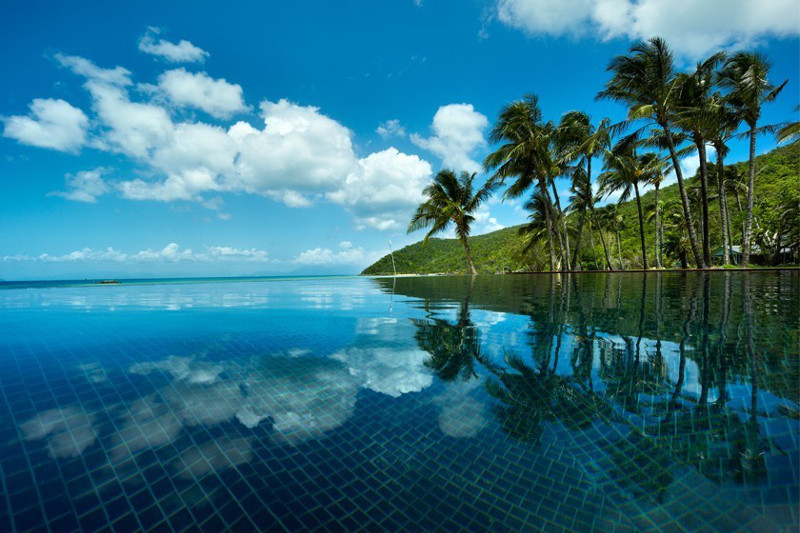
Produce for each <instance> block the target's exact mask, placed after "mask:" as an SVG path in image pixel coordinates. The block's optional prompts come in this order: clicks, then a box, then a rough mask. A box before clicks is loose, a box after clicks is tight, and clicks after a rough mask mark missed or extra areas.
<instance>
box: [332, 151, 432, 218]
mask: <svg viewBox="0 0 800 533" xmlns="http://www.w3.org/2000/svg"><path fill="white" fill-rule="evenodd" d="M431 173H432V170H431V166H430V164H429V163H428V162H427V161H424V160H422V159H420V158H419V157H417V156H415V155H408V154H404V153H402V152H399V151H398V150H397V149H395V148H388V149H386V150H383V151H382V152H376V153H373V154H370V155H369V156H367V157H365V158H363V159H361V160H359V161H358V165H357V166H356V167H355V168H354V170H353V172H351V173H350V174H348V175H347V178H346V179H345V182H344V184H342V186H341V188H340V189H339V190H337V191H335V192H332V193H330V194H329V195H328V197H329V198H330V199H331V200H333V201H334V202H336V203H338V204H341V205H343V206H344V207H345V208H346V209H347V210H348V211H350V212H351V213H352V214H353V215H354V216H355V218H356V223H357V224H358V225H359V227H372V228H376V229H379V230H396V229H404V228H405V226H406V225H407V224H408V221H409V220H410V218H411V214H412V213H413V211H414V209H415V208H416V206H417V205H419V203H420V202H422V201H423V196H422V189H424V188H425V185H427V183H428V180H429V179H430V177H431Z"/></svg>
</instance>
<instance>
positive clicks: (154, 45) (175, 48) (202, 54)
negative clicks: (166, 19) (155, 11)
mask: <svg viewBox="0 0 800 533" xmlns="http://www.w3.org/2000/svg"><path fill="white" fill-rule="evenodd" d="M158 33H159V31H158V29H157V28H149V29H148V31H147V33H145V34H144V35H142V37H141V38H140V39H139V50H141V51H142V52H144V53H145V54H151V55H154V56H159V57H163V58H164V59H166V60H167V61H171V62H173V63H200V62H203V61H205V59H206V57H208V55H209V54H208V52H206V51H205V50H203V49H202V48H199V47H197V46H195V45H193V44H192V43H190V42H189V41H186V40H184V39H181V40H180V41H178V43H177V44H175V43H171V42H169V41H167V40H165V39H158V40H156V35H158Z"/></svg>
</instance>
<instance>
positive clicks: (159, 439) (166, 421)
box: [111, 395, 183, 462]
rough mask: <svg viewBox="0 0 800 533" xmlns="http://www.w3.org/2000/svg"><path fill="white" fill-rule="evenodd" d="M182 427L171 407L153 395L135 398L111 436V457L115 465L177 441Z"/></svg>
mask: <svg viewBox="0 0 800 533" xmlns="http://www.w3.org/2000/svg"><path fill="white" fill-rule="evenodd" d="M181 428H183V423H182V422H181V420H180V419H179V418H178V416H177V415H176V414H175V412H174V411H173V409H172V406H170V405H169V404H166V403H164V402H161V401H158V399H157V398H156V396H155V395H151V396H146V397H144V398H139V399H138V400H136V401H135V402H133V403H132V404H131V405H130V407H128V413H127V414H126V415H125V416H124V417H123V425H122V427H121V428H120V430H119V432H118V433H117V434H116V435H114V438H113V439H112V442H113V444H114V446H115V447H114V448H113V449H112V450H111V457H112V459H114V460H115V461H117V462H119V461H122V460H123V459H126V458H128V457H130V456H132V455H133V454H134V453H135V452H137V451H139V450H142V449H144V448H148V447H150V448H157V447H159V446H163V445H164V444H168V443H170V442H172V441H174V440H175V439H176V438H178V434H179V433H180V431H181Z"/></svg>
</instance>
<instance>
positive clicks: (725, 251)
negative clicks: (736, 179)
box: [714, 144, 731, 265]
mask: <svg viewBox="0 0 800 533" xmlns="http://www.w3.org/2000/svg"><path fill="white" fill-rule="evenodd" d="M714 147H715V148H716V149H717V188H718V189H719V215H720V220H721V223H722V264H723V265H729V264H731V250H730V245H731V243H730V242H729V241H728V235H729V233H730V229H729V228H730V226H729V224H728V198H727V195H726V194H725V166H724V164H723V162H724V156H723V155H722V146H720V145H719V144H716V145H715V146H714Z"/></svg>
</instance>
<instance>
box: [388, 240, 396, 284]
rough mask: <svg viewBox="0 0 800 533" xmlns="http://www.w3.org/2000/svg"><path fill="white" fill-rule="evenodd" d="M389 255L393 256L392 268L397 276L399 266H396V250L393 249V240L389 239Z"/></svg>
mask: <svg viewBox="0 0 800 533" xmlns="http://www.w3.org/2000/svg"><path fill="white" fill-rule="evenodd" d="M389 255H391V256H392V270H393V271H394V275H395V277H396V276H397V268H395V266H394V252H393V251H392V240H391V239H389Z"/></svg>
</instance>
